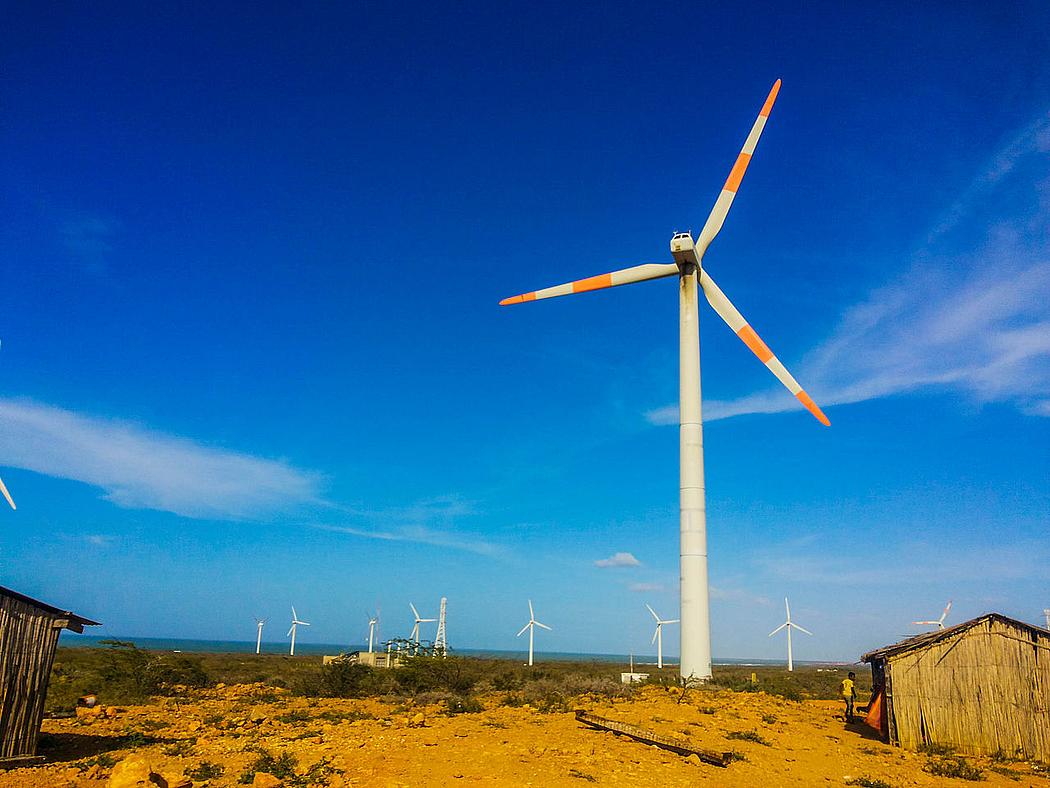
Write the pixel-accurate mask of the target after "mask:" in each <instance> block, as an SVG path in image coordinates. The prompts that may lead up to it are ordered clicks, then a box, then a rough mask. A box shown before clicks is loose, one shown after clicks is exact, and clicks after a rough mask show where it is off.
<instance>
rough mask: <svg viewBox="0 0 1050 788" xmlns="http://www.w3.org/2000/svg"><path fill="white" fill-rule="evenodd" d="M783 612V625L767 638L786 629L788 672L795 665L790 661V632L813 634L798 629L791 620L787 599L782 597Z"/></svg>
mask: <svg viewBox="0 0 1050 788" xmlns="http://www.w3.org/2000/svg"><path fill="white" fill-rule="evenodd" d="M784 610H785V611H786V612H787V620H786V621H785V622H784V623H783V624H781V625H780V626H779V627H777V628H776V629H774V630H773V631H772V632H770V633H769V637H773V635H775V634H777V632H779V631H780V630H782V629H786V630H787V633H788V670H789V671H790V670H794V669H795V665H794V663H793V662H792V661H791V630H792V629H797V630H798V631H799V632H805V633H806V634H807V635H812V634H813V633H812V632H810V631H809V630H808V629H804V628H803V627H800V626H799V625H798V624H796V623H795V622H794V621H792V620H791V607H790V606H789V605H788V600H787V597H784Z"/></svg>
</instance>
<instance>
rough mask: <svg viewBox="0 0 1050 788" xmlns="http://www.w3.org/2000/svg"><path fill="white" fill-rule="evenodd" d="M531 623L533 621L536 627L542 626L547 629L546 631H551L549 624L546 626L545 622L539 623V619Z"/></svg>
mask: <svg viewBox="0 0 1050 788" xmlns="http://www.w3.org/2000/svg"><path fill="white" fill-rule="evenodd" d="M532 623H534V624H535V625H536V626H538V627H543V628H544V629H546V630H547V631H548V632H550V631H551V628H550V627H549V626H547V625H546V624H541V623H540V622H539V621H533V622H532Z"/></svg>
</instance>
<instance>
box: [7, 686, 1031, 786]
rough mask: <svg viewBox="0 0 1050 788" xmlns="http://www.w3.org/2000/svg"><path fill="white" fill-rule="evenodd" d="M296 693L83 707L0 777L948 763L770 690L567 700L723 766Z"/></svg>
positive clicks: (667, 772) (562, 733)
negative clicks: (35, 754)
mask: <svg viewBox="0 0 1050 788" xmlns="http://www.w3.org/2000/svg"><path fill="white" fill-rule="evenodd" d="M480 700H481V703H482V705H483V706H484V709H483V710H481V711H472V710H470V708H468V709H467V710H466V711H462V712H461V713H450V711H458V709H456V708H455V707H453V708H452V709H449V708H448V707H447V706H446V705H422V704H415V703H404V702H394V701H391V702H384V701H382V700H375V699H366V700H335V699H333V700H327V699H320V700H318V699H306V698H301V697H294V696H291V695H288V694H286V693H285V692H283V691H281V690H274V689H273V688H271V687H266V686H263V685H239V686H234V687H223V686H221V685H220V686H219V687H217V688H215V689H211V690H203V691H200V692H198V693H194V694H192V695H190V696H188V697H183V698H181V699H179V700H175V699H165V700H159V701H157V702H156V703H155V704H152V705H145V706H127V707H120V708H113V707H108V708H107V707H105V706H102V707H99V708H98V710H94V709H93V710H90V711H88V710H83V709H82V710H80V712H79V715H78V716H76V717H70V718H64V719H49V720H45V722H44V739H43V741H42V743H41V753H42V754H43V755H45V756H46V758H47V762H46V763H45V764H44V765H40V766H35V767H31V768H21V769H13V770H9V771H6V772H0V788H28V787H29V786H33V787H36V786H41V787H43V786H47V787H48V788H52V787H54V788H73V787H74V786H77V787H81V788H88V787H89V786H90V787H91V788H101V787H102V786H105V785H109V786H112V788H127V786H136V785H150V786H165V785H166V786H168V788H174V787H175V786H180V788H188V786H194V787H195V788H200V787H201V786H232V785H238V784H247V785H253V784H254V785H257V786H277V785H284V786H288V787H289V788H295V787H296V786H311V785H318V786H323V785H328V786H333V787H337V786H343V785H361V786H420V785H457V784H460V783H463V784H467V783H485V784H491V785H536V786H575V787H576V788H579V786H582V785H585V784H587V783H597V784H601V785H620V786H651V785H661V786H677V785H683V786H684V785H696V784H698V783H706V784H709V785H716V786H717V785H725V786H787V785H791V786H811V785H819V786H825V785H828V784H831V785H851V784H852V785H862V786H864V785H867V786H876V787H878V786H948V785H956V786H958V785H961V784H965V783H963V782H962V781H961V780H960V779H959V778H954V777H941V776H935V775H934V774H931V773H930V771H929V770H930V769H934V768H937V766H936V765H937V764H941V765H942V766H943V767H944V768H948V769H949V770H952V769H956V768H958V762H957V761H956V760H955V759H954V758H953V756H950V755H924V754H918V753H911V752H904V751H902V750H900V749H897V748H894V747H890V746H888V745H885V744H882V743H881V742H879V741H878V740H877V739H875V737H874V736H873V735H872V732H871V731H870V730H868V729H867V728H866V727H865V726H864V725H863V724H859V723H858V724H854V725H846V724H845V723H844V722H843V721H842V719H841V710H840V706H839V704H838V703H835V702H832V701H804V702H793V701H787V700H783V699H780V698H776V697H772V696H769V695H766V694H764V693H741V692H730V691H714V690H704V691H690V692H688V693H686V695H685V697H682V695H681V693H680V691H679V690H677V689H674V688H672V689H669V690H668V689H662V688H659V687H651V688H646V689H643V690H641V691H639V692H638V693H636V695H635V696H634V697H633V698H631V699H612V700H610V699H605V698H602V699H597V698H591V699H588V698H587V697H581V698H577V699H575V700H574V702H573V704H572V705H573V706H574V707H576V708H583V709H587V710H589V711H592V712H594V713H596V714H599V715H601V716H603V717H608V718H613V719H616V720H620V721H622V722H628V723H632V724H635V725H639V726H642V727H645V728H648V729H651V730H654V731H657V732H658V733H661V734H663V735H670V736H676V737H679V738H681V739H684V740H686V741H688V742H691V743H693V744H694V745H696V746H698V747H703V748H706V749H710V750H717V751H721V752H735V753H737V754H738V756H739V758H738V759H737V760H735V761H734V762H733V763H731V764H730V765H729V766H728V767H726V768H719V767H716V766H711V765H707V764H705V763H701V762H698V760H697V759H696V758H695V756H694V757H691V758H686V757H682V756H680V755H676V754H673V753H671V752H667V751H665V750H661V749H658V748H656V747H653V746H648V745H644V744H640V743H638V742H635V741H632V740H630V739H627V738H623V737H618V736H615V735H613V734H611V733H602V732H597V731H594V730H591V729H589V728H586V727H584V726H583V725H581V724H580V723H578V722H577V721H576V719H575V717H574V715H573V714H572V713H571V712H566V711H555V712H544V711H541V710H539V709H536V708H532V707H530V706H528V705H524V706H518V707H514V706H507V705H502V702H503V698H502V696H500V695H493V696H483V697H481V698H480ZM962 763H963V766H967V765H970V766H975V767H977V768H978V769H980V770H981V771H982V774H981V775H980V776H981V779H983V780H984V784H985V785H988V786H997V785H1002V786H1014V785H1035V786H1045V787H1046V788H1050V777H1048V773H1047V772H1046V771H1045V770H1043V769H1042V768H1041V767H1039V766H1038V765H1034V764H1026V763H996V762H992V761H989V760H988V759H983V760H982V759H967V760H966V761H964V762H962Z"/></svg>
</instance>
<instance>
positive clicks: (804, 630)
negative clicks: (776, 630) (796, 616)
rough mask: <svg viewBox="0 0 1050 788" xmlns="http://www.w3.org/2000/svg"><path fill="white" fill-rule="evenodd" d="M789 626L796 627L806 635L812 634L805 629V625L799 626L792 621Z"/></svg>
mask: <svg viewBox="0 0 1050 788" xmlns="http://www.w3.org/2000/svg"><path fill="white" fill-rule="evenodd" d="M791 626H793V627H794V628H795V629H797V630H798V631H799V632H805V633H806V634H807V635H812V634H813V633H812V632H810V631H809V630H808V629H806V628H805V627H800V626H799V625H798V624H794V623H793V624H792V625H791Z"/></svg>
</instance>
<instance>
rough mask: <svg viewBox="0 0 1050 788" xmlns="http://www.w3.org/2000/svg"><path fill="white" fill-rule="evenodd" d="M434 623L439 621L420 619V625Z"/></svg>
mask: <svg viewBox="0 0 1050 788" xmlns="http://www.w3.org/2000/svg"><path fill="white" fill-rule="evenodd" d="M434 621H437V619H436V618H421V619H419V623H420V624H427V623H433V622H434Z"/></svg>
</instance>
